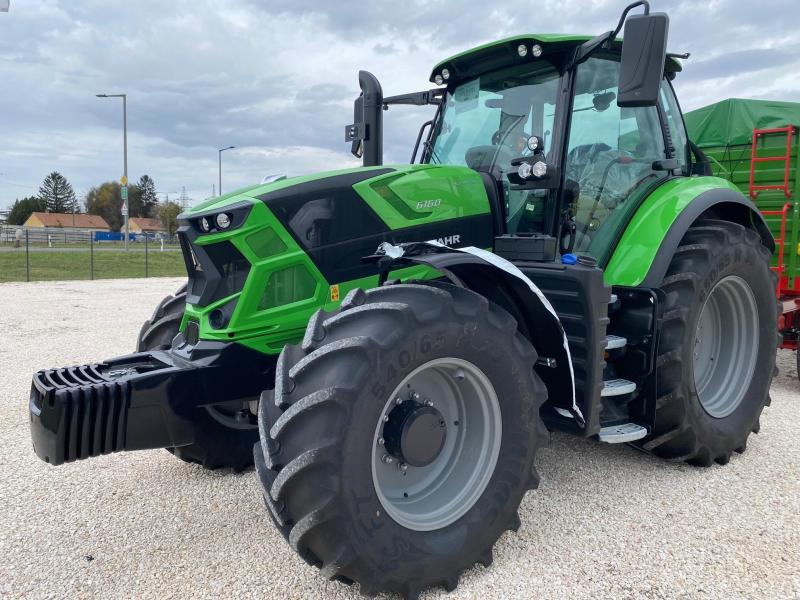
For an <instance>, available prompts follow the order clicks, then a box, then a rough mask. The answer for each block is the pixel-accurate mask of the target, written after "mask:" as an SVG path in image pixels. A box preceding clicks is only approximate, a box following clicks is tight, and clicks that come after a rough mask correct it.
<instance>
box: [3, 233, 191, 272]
mask: <svg viewBox="0 0 800 600" xmlns="http://www.w3.org/2000/svg"><path fill="white" fill-rule="evenodd" d="M185 273H186V268H185V265H184V262H183V255H182V253H181V251H180V245H179V244H178V241H177V238H176V237H175V236H167V235H165V234H152V233H147V234H131V236H130V240H129V243H128V250H127V251H126V250H125V243H124V240H123V237H122V235H120V234H110V235H109V234H108V233H107V232H95V231H86V230H80V229H71V228H63V229H62V228H46V229H42V228H36V229H34V228H30V229H28V228H24V227H17V226H0V282H4V281H53V280H68V279H111V278H120V277H173V276H180V275H184V274H185Z"/></svg>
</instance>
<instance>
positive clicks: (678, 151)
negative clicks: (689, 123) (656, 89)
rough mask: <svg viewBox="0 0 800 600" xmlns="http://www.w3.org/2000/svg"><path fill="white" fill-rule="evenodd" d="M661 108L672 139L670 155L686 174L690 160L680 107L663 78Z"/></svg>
mask: <svg viewBox="0 0 800 600" xmlns="http://www.w3.org/2000/svg"><path fill="white" fill-rule="evenodd" d="M660 96H661V98H660V102H661V110H662V111H664V116H666V118H667V126H668V127H669V135H670V138H671V140H672V155H673V156H674V157H675V158H677V159H678V164H680V166H681V170H682V171H683V173H684V174H685V175H688V173H689V168H690V165H691V160H690V159H689V143H688V136H687V135H686V128H685V127H684V125H683V117H682V116H681V109H680V106H678V99H677V98H676V97H675V92H674V91H673V89H672V86H671V85H670V83H669V82H668V81H667V80H666V79H664V80H662V81H661V94H660Z"/></svg>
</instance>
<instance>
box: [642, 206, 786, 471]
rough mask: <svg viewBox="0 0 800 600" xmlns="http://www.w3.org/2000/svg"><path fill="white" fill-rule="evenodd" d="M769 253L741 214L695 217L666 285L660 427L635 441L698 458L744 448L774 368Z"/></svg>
mask: <svg viewBox="0 0 800 600" xmlns="http://www.w3.org/2000/svg"><path fill="white" fill-rule="evenodd" d="M769 259H770V253H769V251H768V250H767V248H765V247H764V245H763V244H762V243H761V239H760V238H759V236H758V234H757V233H756V232H754V231H753V230H751V229H747V228H745V227H742V226H741V225H738V224H735V223H730V222H727V221H711V220H708V221H699V222H697V223H696V224H695V225H693V226H692V227H691V228H690V229H689V231H688V232H687V233H686V235H685V236H684V238H683V240H682V241H681V245H680V246H679V247H678V249H677V250H676V252H675V255H674V256H673V259H672V262H671V263H670V266H669V269H668V270H667V274H666V276H665V278H664V281H663V282H662V284H661V288H662V290H663V291H664V292H665V293H666V303H665V308H664V318H663V325H662V329H661V334H660V339H659V345H658V351H657V354H658V356H657V369H658V371H657V384H656V385H657V402H656V420H655V428H654V431H653V432H652V434H651V435H650V436H648V437H647V438H645V439H643V440H641V441H639V442H636V445H637V446H640V447H641V448H642V449H644V450H646V451H649V452H652V453H653V454H655V455H656V456H659V457H662V458H667V459H671V460H677V461H686V462H688V463H690V464H693V465H698V466H710V465H711V464H713V463H714V462H716V463H719V464H723V465H724V464H726V463H727V462H728V461H729V460H730V457H731V455H732V453H733V452H739V453H741V452H744V450H745V448H746V445H747V438H748V436H749V435H750V432H756V433H757V432H758V430H759V417H760V415H761V411H762V410H763V408H764V406H765V405H766V404H768V399H769V387H770V383H771V380H772V374H773V371H774V368H775V355H776V352H777V349H776V343H775V335H776V326H777V309H776V303H775V275H774V273H772V271H771V270H770V268H769ZM753 313H755V314H753Z"/></svg>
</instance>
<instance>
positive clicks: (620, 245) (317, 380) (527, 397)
mask: <svg viewBox="0 0 800 600" xmlns="http://www.w3.org/2000/svg"><path fill="white" fill-rule="evenodd" d="M637 6H643V7H644V14H638V15H632V16H628V12H629V11H630V10H631V9H632V8H634V7H637ZM623 25H624V27H625V31H624V40H625V41H624V43H623V42H622V41H621V40H619V39H617V37H616V34H617V33H618V32H619V31H620V30H621V29H622V27H623ZM667 29H668V19H667V16H666V15H664V14H656V13H650V12H649V6H648V4H647V2H636V3H634V4H632V5H630V6H629V7H627V8H626V9H625V11H624V13H623V14H622V17H621V18H620V22H619V25H618V26H617V27H616V29H615V30H614V31H609V32H607V33H604V34H602V35H600V36H597V37H589V36H576V35H536V34H533V35H522V36H517V37H513V38H509V39H504V40H501V41H498V42H494V43H491V44H487V45H485V46H481V47H479V48H475V49H473V50H469V51H467V52H463V53H461V54H457V55H456V56H453V57H451V58H448V59H447V60H445V61H443V62H441V63H439V64H438V65H436V67H435V68H434V69H433V72H432V74H431V81H432V82H434V83H435V84H436V85H437V87H436V89H433V90H427V91H423V92H419V93H412V94H404V95H401V96H394V97H383V94H382V90H381V87H380V84H379V83H378V81H377V80H376V79H375V77H373V76H372V75H370V74H369V73H367V72H363V71H362V72H361V73H360V78H359V79H360V86H361V90H362V93H361V95H360V96H359V98H358V99H357V100H356V102H355V122H354V123H353V124H352V125H350V126H348V127H347V128H346V130H345V133H346V138H347V139H348V140H349V141H350V142H351V143H352V146H353V148H352V149H353V152H354V153H355V154H356V155H358V156H360V157H362V158H363V162H364V166H363V167H360V168H354V169H349V170H343V171H335V172H328V173H320V174H316V175H312V176H306V177H295V178H283V177H274V178H272V179H271V180H268V181H264V182H262V184H260V185H255V186H252V187H249V188H245V189H241V190H238V191H236V192H232V193H230V194H226V195H224V196H221V197H218V198H213V199H210V200H208V201H206V202H204V203H202V204H201V205H199V206H196V207H194V208H193V209H191V210H189V211H187V212H186V213H185V214H183V215H182V216H181V217H180V223H181V226H180V230H179V236H180V239H181V244H182V248H183V254H184V257H185V262H186V268H187V271H188V285H187V286H186V287H185V288H183V289H181V290H179V291H178V293H177V294H176V295H175V296H174V297H172V296H170V297H168V298H166V299H165V300H164V301H163V302H162V303H161V304H160V305H159V306H158V307H157V308H156V310H155V313H154V315H153V317H152V319H151V320H149V321H148V322H146V323H145V324H144V326H143V328H142V331H141V333H140V336H139V342H138V349H137V350H138V351H137V353H135V354H132V355H129V356H123V357H120V358H115V359H110V360H106V361H104V362H101V363H97V364H92V365H83V366H77V367H70V368H61V369H49V370H44V371H40V372H39V373H37V374H36V375H34V378H33V385H32V390H31V397H30V403H29V408H30V415H31V428H32V438H33V445H34V450H35V452H36V454H37V455H38V456H39V457H41V458H42V459H43V460H45V461H47V462H49V463H50V464H53V465H58V464H62V463H65V462H70V461H74V460H78V459H85V458H88V457H94V456H99V455H101V454H108V453H111V452H116V451H121V450H138V449H146V448H167V449H168V450H169V451H170V452H172V453H173V454H174V455H175V456H177V457H178V458H180V459H182V460H185V461H189V462H194V463H199V464H200V465H202V466H204V467H207V468H216V467H232V468H233V469H235V470H239V469H245V468H247V467H249V466H251V465H253V464H255V468H256V471H257V473H258V478H259V479H260V482H261V484H262V486H263V496H264V502H265V504H266V507H267V509H268V513H269V516H270V518H271V519H272V520H273V521H274V523H275V525H276V527H278V529H279V530H280V531H281V533H282V534H283V535H284V537H285V538H286V540H287V541H288V543H289V544H290V545H291V547H292V548H293V549H294V550H295V551H296V552H297V553H298V554H299V555H300V556H301V557H302V558H303V559H304V560H305V561H307V562H308V563H309V564H312V565H315V566H317V567H319V569H320V570H321V572H322V575H323V576H324V577H326V578H329V579H335V580H339V581H342V582H345V583H358V584H359V585H360V588H361V591H362V592H363V593H365V594H367V595H374V594H377V593H380V592H384V591H390V592H399V593H401V594H403V595H404V596H405V597H406V598H416V597H417V595H418V594H419V592H420V591H421V590H422V589H425V588H426V587H429V586H436V585H440V586H443V587H445V588H446V589H447V590H452V589H454V588H455V587H456V585H457V584H458V580H459V576H460V575H461V574H462V573H463V572H464V571H465V570H466V569H468V568H470V567H471V566H472V565H474V564H475V563H481V564H483V565H484V566H489V564H490V563H491V562H492V548H493V545H494V543H495V542H496V541H497V539H498V538H499V537H500V535H501V534H502V533H503V532H504V531H506V530H509V529H510V530H515V529H517V527H518V526H519V524H520V521H519V516H518V513H517V510H518V507H519V504H520V502H521V500H522V498H523V496H524V495H525V493H526V492H527V491H528V490H531V489H534V488H536V487H537V485H538V483H539V478H538V476H537V473H536V470H535V466H534V463H535V458H536V453H537V450H538V449H539V448H540V447H542V446H543V445H545V444H546V443H547V441H548V431H550V430H558V431H566V432H569V433H572V434H574V435H577V436H583V437H592V438H595V439H597V440H599V442H602V443H609V444H616V443H629V444H633V445H635V446H636V447H638V448H640V449H642V450H643V451H645V452H649V453H652V454H654V455H656V456H658V457H661V458H665V459H669V460H677V461H687V462H689V463H691V464H693V465H699V466H708V465H711V464H713V463H715V462H716V463H719V464H725V463H727V462H728V461H729V460H730V458H731V456H732V455H733V454H734V453H741V452H743V451H744V449H745V446H746V444H747V439H748V436H749V435H750V433H751V432H753V431H758V426H759V416H760V414H761V411H762V409H763V408H764V406H765V404H767V403H768V401H769V395H768V393H769V387H770V382H771V379H772V376H773V371H774V368H775V353H776V345H777V339H776V320H777V306H776V302H775V291H774V290H775V279H774V274H773V273H772V272H771V270H770V266H769V265H770V255H771V253H772V251H773V249H774V241H773V238H772V236H771V235H770V233H769V230H768V228H767V227H766V225H765V223H764V220H763V218H762V217H761V215H760V214H759V212H758V211H757V210H755V208H754V207H753V205H752V203H751V202H750V201H749V200H748V199H747V198H746V197H744V196H743V195H742V193H741V192H740V191H739V190H738V189H737V188H736V187H735V186H734V185H733V184H731V183H730V182H728V181H726V180H724V179H720V178H716V177H712V176H710V168H709V164H708V161H707V160H706V159H705V157H704V155H703V154H702V152H701V151H699V150H698V149H697V148H696V147H694V150H693V146H692V144H691V143H690V142H689V141H688V139H687V136H686V131H685V128H684V124H683V119H682V116H681V111H680V108H679V106H678V102H677V100H676V98H675V94H674V92H673V89H672V85H671V83H670V82H671V81H672V80H673V79H674V78H675V76H676V75H677V74H678V72H680V70H681V64H680V62H679V60H678V59H679V57H678V56H676V55H674V54H668V53H667V52H666V41H667ZM398 104H412V105H431V106H432V107H434V108H432V110H435V116H434V117H433V119H432V120H431V121H429V122H428V123H425V124H424V125H423V126H422V128H421V129H420V132H419V136H418V138H417V144H416V147H415V148H414V152H413V156H412V160H411V164H407V165H392V166H384V165H382V118H383V111H384V110H386V109H387V108H388V107H391V106H393V105H398Z"/></svg>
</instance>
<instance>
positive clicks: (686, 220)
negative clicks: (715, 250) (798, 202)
mask: <svg viewBox="0 0 800 600" xmlns="http://www.w3.org/2000/svg"><path fill="white" fill-rule="evenodd" d="M702 218H714V219H722V220H726V221H732V222H734V223H739V224H740V225H743V226H745V227H748V228H750V229H753V230H755V231H756V232H757V233H758V234H759V236H761V240H762V243H763V244H764V246H765V247H766V248H767V249H768V250H769V251H770V252H772V251H774V249H775V240H774V239H773V238H772V234H770V231H769V228H768V227H767V224H766V222H765V221H764V217H763V216H762V215H761V213H760V212H758V210H757V209H756V207H755V205H754V204H753V203H752V202H751V201H750V200H748V199H747V198H746V197H745V196H744V195H742V193H741V192H740V191H739V190H738V188H736V187H735V186H734V185H733V184H732V183H730V182H729V181H727V180H725V179H720V178H718V177H692V178H687V177H684V178H678V179H673V180H671V181H668V182H666V183H665V184H664V185H662V186H660V187H659V188H658V189H656V190H655V191H654V192H653V193H652V194H651V195H650V197H649V198H647V199H646V200H645V201H644V202H643V203H642V206H641V207H639V209H638V210H637V211H636V214H635V215H634V216H633V218H632V219H631V221H630V223H629V224H628V227H627V228H626V230H625V232H624V234H623V235H622V238H621V239H620V242H619V244H617V247H616V248H615V250H614V254H613V255H612V256H611V260H609V262H608V265H607V266H606V268H605V280H606V283H607V284H609V285H625V286H632V287H633V286H643V287H658V286H659V285H661V281H662V280H663V279H664V276H665V275H666V272H667V268H668V267H669V263H670V261H671V260H672V257H673V255H674V254H675V251H676V250H677V249H678V246H679V245H680V243H681V240H682V239H683V237H684V235H686V232H687V231H688V230H689V228H690V227H691V226H692V225H693V224H694V223H695V222H696V221H698V220H699V219H702Z"/></svg>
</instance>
